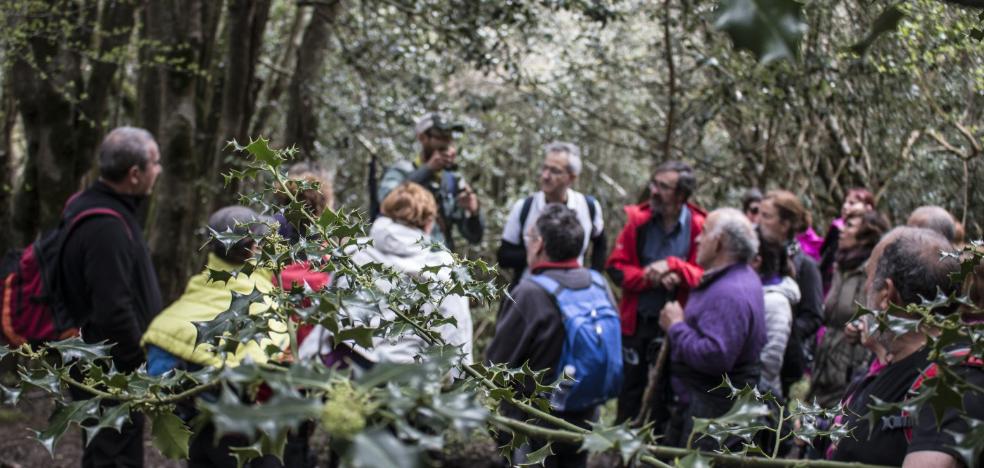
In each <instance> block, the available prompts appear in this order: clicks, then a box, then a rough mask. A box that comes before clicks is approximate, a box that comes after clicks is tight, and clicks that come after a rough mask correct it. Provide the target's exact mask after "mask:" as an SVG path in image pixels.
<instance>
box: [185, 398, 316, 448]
mask: <svg viewBox="0 0 984 468" xmlns="http://www.w3.org/2000/svg"><path fill="white" fill-rule="evenodd" d="M279 390H281V391H279V392H276V393H275V394H274V396H273V397H272V398H270V399H269V400H267V401H266V402H264V403H262V404H254V405H243V404H242V402H240V401H239V398H238V397H237V396H236V395H235V392H233V391H231V390H230V389H228V388H225V389H223V391H222V396H221V398H220V400H219V401H217V402H214V403H212V402H207V401H204V400H199V401H198V405H199V407H201V408H202V409H204V410H205V411H208V413H209V414H211V416H212V422H213V423H215V428H216V431H217V432H218V433H219V434H220V435H222V434H229V433H238V434H245V435H246V436H248V437H251V438H252V437H256V436H257V435H258V434H259V433H263V434H266V435H267V436H268V437H272V438H274V439H276V438H277V437H279V436H280V435H281V433H284V432H287V431H289V430H290V429H292V428H294V427H296V426H297V425H298V424H300V423H301V422H302V421H305V420H307V419H308V418H310V417H312V416H314V415H317V414H320V413H321V407H322V405H321V402H320V401H317V400H313V399H307V398H303V397H301V396H300V395H298V394H297V393H296V392H290V389H289V388H280V389H279Z"/></svg>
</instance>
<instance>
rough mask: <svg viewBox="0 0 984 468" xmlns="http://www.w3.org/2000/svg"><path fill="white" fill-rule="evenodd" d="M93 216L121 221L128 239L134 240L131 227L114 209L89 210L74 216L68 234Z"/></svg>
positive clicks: (69, 224)
mask: <svg viewBox="0 0 984 468" xmlns="http://www.w3.org/2000/svg"><path fill="white" fill-rule="evenodd" d="M93 216H112V217H114V218H116V219H118V220H120V222H121V223H123V228H124V229H125V230H126V235H127V237H129V238H130V240H131V241H132V240H133V232H132V231H130V225H129V224H127V223H126V220H125V219H123V215H121V214H120V213H119V212H117V211H116V210H114V209H112V208H89V209H87V210H82V211H81V212H79V214H77V215H75V216H73V217H72V220H71V221H69V223H68V229H67V231H66V232H72V229H74V228H75V226H76V225H78V224H79V223H80V222H81V221H82V220H84V219H86V218H91V217H93Z"/></svg>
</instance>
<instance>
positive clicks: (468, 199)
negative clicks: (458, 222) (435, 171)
mask: <svg viewBox="0 0 984 468" xmlns="http://www.w3.org/2000/svg"><path fill="white" fill-rule="evenodd" d="M458 190H459V193H458V206H460V207H461V208H462V209H464V210H465V211H467V212H468V214H470V215H471V216H475V215H477V214H478V195H475V191H474V190H472V189H471V187H469V186H468V184H466V183H465V182H464V181H461V186H460V187H459V188H458Z"/></svg>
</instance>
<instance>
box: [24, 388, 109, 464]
mask: <svg viewBox="0 0 984 468" xmlns="http://www.w3.org/2000/svg"><path fill="white" fill-rule="evenodd" d="M98 411H99V400H97V399H91V400H80V401H73V402H71V403H69V404H67V405H64V406H61V407H59V408H58V409H57V410H55V413H54V414H53V415H52V416H51V421H50V423H49V424H48V427H47V428H45V429H44V430H43V431H40V432H38V431H35V433H34V434H35V436H36V437H37V439H38V442H41V445H43V446H44V448H45V449H47V450H48V453H50V454H51V456H54V455H55V446H56V445H57V444H58V440H59V439H61V437H62V435H64V434H65V431H67V430H68V428H69V426H70V425H72V424H81V423H82V421H85V420H86V419H88V418H91V417H94V416H95V415H96V413H97V412H98Z"/></svg>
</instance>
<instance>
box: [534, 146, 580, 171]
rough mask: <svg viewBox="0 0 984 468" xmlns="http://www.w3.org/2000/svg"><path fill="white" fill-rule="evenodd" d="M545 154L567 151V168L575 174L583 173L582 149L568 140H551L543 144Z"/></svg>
mask: <svg viewBox="0 0 984 468" xmlns="http://www.w3.org/2000/svg"><path fill="white" fill-rule="evenodd" d="M543 152H544V154H550V153H567V170H568V171H570V172H571V174H574V175H581V149H580V148H578V147H577V145H575V144H574V143H570V142H567V141H551V142H550V143H547V144H545V145H543Z"/></svg>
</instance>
